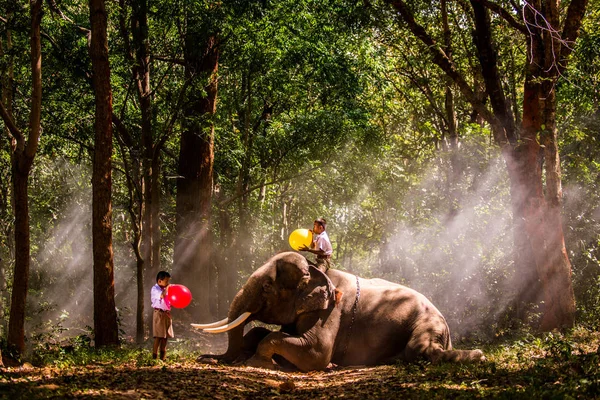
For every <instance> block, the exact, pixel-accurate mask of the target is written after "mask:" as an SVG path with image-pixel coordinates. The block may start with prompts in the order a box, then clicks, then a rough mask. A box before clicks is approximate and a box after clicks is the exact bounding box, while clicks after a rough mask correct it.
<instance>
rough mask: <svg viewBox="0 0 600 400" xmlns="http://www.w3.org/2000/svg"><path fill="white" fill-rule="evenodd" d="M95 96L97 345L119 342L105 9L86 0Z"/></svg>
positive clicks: (96, 1)
mask: <svg viewBox="0 0 600 400" xmlns="http://www.w3.org/2000/svg"><path fill="white" fill-rule="evenodd" d="M89 8H90V23H91V27H92V30H91V42H90V56H91V59H92V68H93V86H94V93H95V97H96V112H95V122H94V131H95V139H94V162H93V173H92V239H93V257H94V332H95V345H96V347H97V348H98V347H103V346H108V345H118V344H119V332H118V325H117V311H116V305H115V287H114V283H115V282H114V260H113V248H112V201H111V188H112V178H111V155H112V148H113V146H112V134H113V132H112V91H111V87H110V66H109V62H108V37H107V13H106V8H105V4H104V0H89Z"/></svg>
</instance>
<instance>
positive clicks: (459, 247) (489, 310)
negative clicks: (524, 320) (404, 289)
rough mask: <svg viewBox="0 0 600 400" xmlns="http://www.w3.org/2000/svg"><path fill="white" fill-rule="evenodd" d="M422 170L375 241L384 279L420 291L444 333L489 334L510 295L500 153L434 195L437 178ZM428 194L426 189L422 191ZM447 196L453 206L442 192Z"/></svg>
mask: <svg viewBox="0 0 600 400" xmlns="http://www.w3.org/2000/svg"><path fill="white" fill-rule="evenodd" d="M426 170H427V171H429V172H428V175H429V176H427V177H426V178H425V179H423V181H422V183H421V184H419V185H417V186H415V187H413V188H412V190H410V192H409V193H408V194H407V195H406V197H405V198H404V199H403V204H404V205H405V207H406V208H405V209H404V213H405V215H407V218H405V219H404V220H403V222H401V223H400V224H399V225H397V226H394V228H393V232H394V233H393V234H392V235H391V237H390V238H389V240H388V241H387V243H386V245H385V246H384V247H383V248H382V250H381V251H382V254H381V255H380V259H381V260H382V261H381V271H382V272H383V274H384V276H383V277H385V278H388V279H391V280H394V281H396V282H399V283H402V284H405V285H406V286H409V287H411V288H413V289H415V290H417V291H419V292H421V293H423V294H424V295H425V296H427V297H428V298H429V299H430V300H431V301H432V302H433V304H434V305H435V306H436V307H437V308H438V309H439V310H440V311H441V312H442V314H443V315H444V316H445V317H446V320H447V321H448V324H449V326H450V329H451V332H452V336H453V338H454V339H455V340H456V339H458V338H462V337H465V336H466V337H469V338H477V337H482V336H489V335H490V334H493V332H492V330H493V329H494V324H495V323H497V321H498V320H499V319H500V317H501V315H502V313H503V312H504V311H505V310H506V308H507V307H508V305H509V303H510V301H511V300H512V294H513V293H512V291H511V287H510V282H511V279H510V278H511V276H512V275H513V274H514V268H513V262H512V254H511V252H512V223H511V215H510V196H509V192H508V182H507V177H506V168H505V166H504V161H503V160H502V159H496V160H492V161H490V163H489V164H488V166H487V168H486V169H485V170H483V171H475V172H471V173H469V172H467V173H466V174H465V175H464V176H463V178H462V180H461V182H460V183H459V185H458V187H457V189H456V190H455V191H453V192H451V193H452V194H450V195H446V196H444V197H445V198H446V200H444V201H442V202H441V203H440V202H439V198H440V192H441V191H443V190H444V187H445V186H444V185H445V177H444V176H443V174H442V175H441V174H439V173H437V174H436V173H435V172H432V171H436V168H435V167H432V168H426ZM429 194H433V196H430V195H429ZM452 197H454V198H455V203H454V204H456V205H457V206H458V207H455V211H454V212H452V211H451V207H450V204H451V201H450V199H451V198H452Z"/></svg>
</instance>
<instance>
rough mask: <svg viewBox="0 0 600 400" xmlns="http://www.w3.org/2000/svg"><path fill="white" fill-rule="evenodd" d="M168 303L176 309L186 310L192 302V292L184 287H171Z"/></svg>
mask: <svg viewBox="0 0 600 400" xmlns="http://www.w3.org/2000/svg"><path fill="white" fill-rule="evenodd" d="M167 301H168V302H169V304H171V306H173V307H175V308H185V307H187V306H188V305H189V304H190V303H191V301H192V292H190V289H188V288H186V287H185V286H183V285H177V284H173V285H169V291H168V293H167Z"/></svg>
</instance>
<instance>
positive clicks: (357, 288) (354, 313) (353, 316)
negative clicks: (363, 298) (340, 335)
mask: <svg viewBox="0 0 600 400" xmlns="http://www.w3.org/2000/svg"><path fill="white" fill-rule="evenodd" d="M358 299H360V283H358V276H357V277H356V298H355V299H354V305H353V306H352V311H351V312H352V319H351V320H350V326H349V327H348V330H347V331H346V332H347V333H346V343H345V345H344V351H343V352H342V357H341V359H342V360H343V359H344V357H346V351H348V344H349V343H350V334H352V326H354V319H355V318H356V309H357V308H358Z"/></svg>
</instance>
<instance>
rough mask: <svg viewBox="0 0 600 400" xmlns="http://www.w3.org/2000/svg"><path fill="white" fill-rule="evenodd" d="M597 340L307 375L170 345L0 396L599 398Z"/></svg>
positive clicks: (5, 387) (4, 375)
mask: <svg viewBox="0 0 600 400" xmlns="http://www.w3.org/2000/svg"><path fill="white" fill-rule="evenodd" d="M548 338H549V339H548ZM598 343H600V333H598V332H589V331H588V332H586V333H585V335H583V336H581V335H580V336H576V335H575V336H571V337H568V338H565V337H563V336H556V335H555V336H549V337H548V336H546V337H545V338H529V340H528V341H522V340H520V341H514V342H513V343H511V344H508V345H506V344H504V345H501V344H499V345H494V346H490V347H489V348H487V349H485V351H486V353H487V354H488V361H487V362H485V363H482V364H476V365H460V364H440V365H432V364H430V363H425V362H422V363H417V364H396V365H387V366H378V367H369V368H367V367H364V368H361V367H356V368H337V369H333V370H331V371H327V372H311V373H299V372H294V373H289V372H281V371H269V370H263V369H257V368H250V367H243V366H224V365H208V364H201V363H197V362H195V361H193V359H194V358H192V356H191V355H190V354H183V353H181V352H179V351H178V350H177V349H175V347H176V345H175V346H173V347H174V349H173V351H172V353H170V355H169V356H168V359H167V361H166V362H161V361H154V360H151V359H150V357H149V354H148V352H147V350H142V351H141V352H140V351H138V353H137V355H136V356H135V357H133V358H130V359H128V360H119V359H117V357H114V359H110V358H107V357H104V359H102V360H95V361H91V362H88V363H86V364H84V365H77V366H52V367H50V366H45V367H40V368H35V367H32V366H27V367H20V368H6V369H0V398H2V399H49V398H57V399H58V398H88V399H94V398H98V399H193V398H214V399H246V398H248V399H250V398H252V399H269V398H294V399H314V398H321V399H325V398H351V399H388V398H409V399H412V398H415V399H416V398H426V399H432V398H434V399H442V398H480V397H493V398H506V399H538V398H561V399H562V398H586V399H589V398H600V354H599V353H598ZM219 346H220V345H219ZM217 347H218V346H217ZM117 356H118V354H117Z"/></svg>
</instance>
